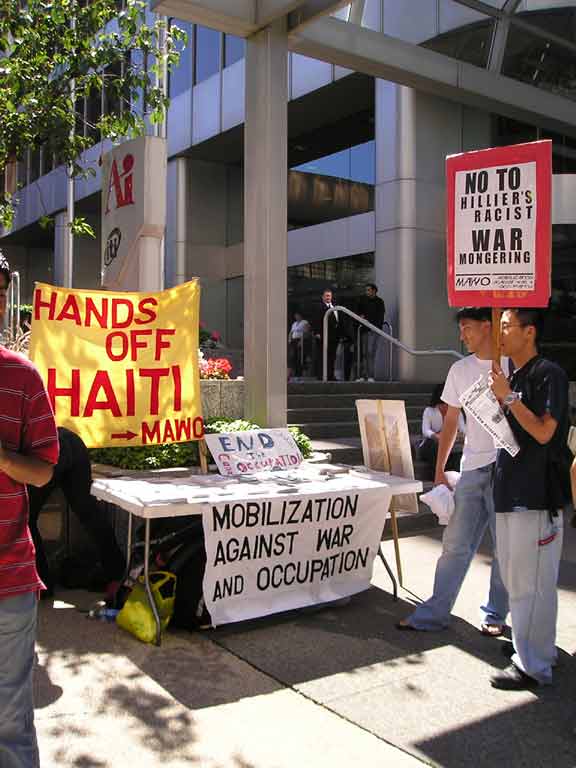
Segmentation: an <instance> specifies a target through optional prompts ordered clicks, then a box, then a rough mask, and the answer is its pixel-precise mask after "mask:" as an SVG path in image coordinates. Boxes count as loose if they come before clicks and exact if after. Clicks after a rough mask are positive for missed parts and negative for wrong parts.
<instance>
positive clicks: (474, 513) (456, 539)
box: [408, 464, 508, 630]
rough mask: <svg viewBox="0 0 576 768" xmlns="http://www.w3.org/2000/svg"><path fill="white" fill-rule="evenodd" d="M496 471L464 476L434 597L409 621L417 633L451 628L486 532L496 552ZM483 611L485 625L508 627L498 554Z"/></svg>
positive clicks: (482, 470)
mask: <svg viewBox="0 0 576 768" xmlns="http://www.w3.org/2000/svg"><path fill="white" fill-rule="evenodd" d="M492 468H493V465H492V464H490V465H488V466H487V467H481V468H480V469H471V470H469V471H467V472H462V475H461V477H460V482H459V483H458V485H457V486H456V490H455V492H454V513H453V514H452V517H451V518H450V521H449V523H448V525H447V526H446V530H445V531H444V538H443V540H442V554H441V555H440V559H439V560H438V563H437V565H436V576H435V578H434V593H433V595H432V597H431V598H430V599H429V600H427V601H426V602H425V603H422V604H421V605H419V606H418V608H417V609H416V610H415V611H414V613H413V614H412V615H411V616H410V618H409V619H408V621H409V623H410V624H411V625H412V626H413V627H414V628H415V629H422V630H434V629H444V628H445V627H447V626H448V624H449V623H450V614H451V612H452V608H453V607H454V603H455V602H456V598H457V597H458V593H459V592H460V587H461V586H462V582H463V581H464V579H465V577H466V574H467V573H468V568H469V567H470V563H471V562H472V558H473V557H474V555H475V554H476V552H477V551H478V547H479V546H480V544H481V542H482V538H483V537H484V533H485V531H486V528H488V529H489V530H490V535H491V537H492V545H493V547H494V549H495V542H496V515H495V513H494V500H493V497H492ZM480 610H481V613H482V621H483V622H487V623H488V624H504V622H505V620H506V616H507V614H508V593H507V592H506V588H505V587H504V584H503V582H502V578H501V576H500V568H499V567H498V560H497V558H496V553H495V552H494V557H493V560H492V571H491V574H490V592H489V594H488V600H487V602H486V605H482V606H481V607H480Z"/></svg>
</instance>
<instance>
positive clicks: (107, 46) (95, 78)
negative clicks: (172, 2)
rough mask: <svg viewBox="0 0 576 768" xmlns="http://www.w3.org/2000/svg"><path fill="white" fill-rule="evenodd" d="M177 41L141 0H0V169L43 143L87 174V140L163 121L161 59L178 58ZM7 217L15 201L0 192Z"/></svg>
mask: <svg viewBox="0 0 576 768" xmlns="http://www.w3.org/2000/svg"><path fill="white" fill-rule="evenodd" d="M184 38H185V35H184V33H183V32H182V31H181V30H180V29H178V28H177V27H167V25H166V23H165V21H164V20H163V19H162V18H161V17H157V16H155V15H153V14H151V13H150V12H148V11H147V10H146V3H145V2H142V0H125V5H124V6H123V7H122V8H121V9H119V6H118V0H81V1H80V2H79V1H78V0H0V116H1V118H0V171H2V170H5V171H7V172H9V171H10V167H11V166H12V164H13V163H14V161H16V160H21V159H22V158H23V157H24V155H25V152H26V150H27V149H32V150H38V149H40V148H41V147H43V148H44V153H45V156H48V157H49V156H50V155H53V156H54V157H56V158H57V160H58V163H62V164H64V165H68V166H70V167H72V168H73V172H74V174H75V175H80V174H85V173H87V172H90V169H86V167H85V166H84V165H83V164H82V161H81V156H82V153H83V151H84V150H86V149H87V148H88V147H89V146H90V145H92V144H94V143H95V142H97V141H100V140H101V139H104V138H109V139H111V140H112V141H114V142H117V141H119V140H120V139H122V138H130V137H133V136H136V135H140V134H142V133H143V132H144V131H145V129H146V120H149V121H150V122H151V123H158V122H160V121H161V120H162V119H163V116H164V111H165V109H166V108H167V101H168V100H167V98H166V96H165V93H164V90H163V88H162V85H161V79H162V75H163V73H164V65H165V66H166V69H167V70H169V69H170V68H172V67H173V66H175V65H176V64H177V62H178V57H179V50H181V48H182V43H183V41H184ZM72 81H73V82H74V84H75V94H76V97H75V101H74V103H73V100H72V95H71V83H72ZM103 85H105V88H104V92H105V93H106V95H107V103H108V108H107V109H106V110H104V111H103V113H102V114H99V116H98V114H97V116H96V118H95V122H94V123H91V122H90V115H88V116H86V115H85V114H84V110H83V109H82V105H83V104H84V101H83V100H84V98H86V99H90V98H92V99H95V98H99V97H100V94H101V93H102V88H103ZM84 126H86V130H85V128H84ZM92 172H93V171H92ZM12 215H13V200H12V199H11V198H10V195H6V194H4V190H0V223H3V224H4V225H5V226H9V225H10V223H11V219H12Z"/></svg>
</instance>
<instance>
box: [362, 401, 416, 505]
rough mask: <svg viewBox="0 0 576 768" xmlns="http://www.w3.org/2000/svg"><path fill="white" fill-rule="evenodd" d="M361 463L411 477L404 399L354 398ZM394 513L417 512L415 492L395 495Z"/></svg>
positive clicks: (393, 500) (409, 447) (375, 468)
mask: <svg viewBox="0 0 576 768" xmlns="http://www.w3.org/2000/svg"><path fill="white" fill-rule="evenodd" d="M356 410H357V412H358V422H359V424H360V434H361V436H362V453H363V456H364V465H365V466H366V467H368V469H373V470H376V471H378V472H390V474H392V475H399V476H400V477H407V478H410V479H414V464H413V462H412V449H411V446H410V434H409V432H408V420H407V418H406V406H405V403H404V401H403V400H356ZM392 504H393V505H394V509H395V511H396V512H410V513H412V514H417V513H418V498H417V496H416V494H415V493H409V494H404V495H402V496H394V497H393V498H392Z"/></svg>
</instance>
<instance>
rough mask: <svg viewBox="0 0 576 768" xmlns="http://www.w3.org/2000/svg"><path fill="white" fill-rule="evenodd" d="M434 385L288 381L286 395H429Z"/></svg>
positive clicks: (420, 383)
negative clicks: (410, 393) (402, 393)
mask: <svg viewBox="0 0 576 768" xmlns="http://www.w3.org/2000/svg"><path fill="white" fill-rule="evenodd" d="M434 386H435V384H434V383H431V384H430V383H427V382H411V381H395V382H385V381H375V382H370V383H369V382H358V381H342V382H341V381H328V382H322V381H310V382H303V383H299V384H294V383H292V382H290V383H289V384H288V395H289V396H290V395H314V394H322V395H328V394H330V395H349V394H355V393H358V394H361V395H363V396H364V395H373V396H374V397H383V396H385V395H387V396H392V395H397V393H399V392H414V393H416V394H422V393H428V395H429V394H430V392H432V390H433V389H434Z"/></svg>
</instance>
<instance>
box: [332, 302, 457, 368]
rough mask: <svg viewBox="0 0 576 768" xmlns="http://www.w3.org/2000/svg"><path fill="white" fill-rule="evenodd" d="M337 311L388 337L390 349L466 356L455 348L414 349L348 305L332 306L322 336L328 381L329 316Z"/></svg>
mask: <svg viewBox="0 0 576 768" xmlns="http://www.w3.org/2000/svg"><path fill="white" fill-rule="evenodd" d="M335 312H343V313H344V314H345V315H348V316H349V317H351V318H352V319H353V320H356V322H357V323H360V324H361V325H363V326H365V327H366V328H368V330H370V331H373V333H377V334H378V335H379V336H382V337H383V338H385V339H387V340H388V341H389V342H390V349H392V344H393V345H394V346H395V347H398V349H401V350H402V352H407V353H408V354H409V355H414V356H415V357H421V356H423V355H448V356H450V357H456V358H457V359H458V360H460V359H461V358H462V357H464V355H462V354H460V352H456V350H454V349H412V348H411V347H408V346H406V344H403V343H402V342H401V341H400V340H399V339H396V338H394V336H392V334H391V333H386V331H383V330H382V329H381V328H377V327H376V326H375V325H372V323H370V322H369V321H368V320H366V318H364V317H360V315H357V314H356V313H355V312H352V310H351V309H348V307H341V306H338V307H331V308H330V309H328V310H327V311H326V312H325V314H324V326H323V327H324V333H323V338H322V347H323V348H322V381H327V378H326V377H327V373H328V318H329V317H330V315H333V314H334V313H335Z"/></svg>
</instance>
